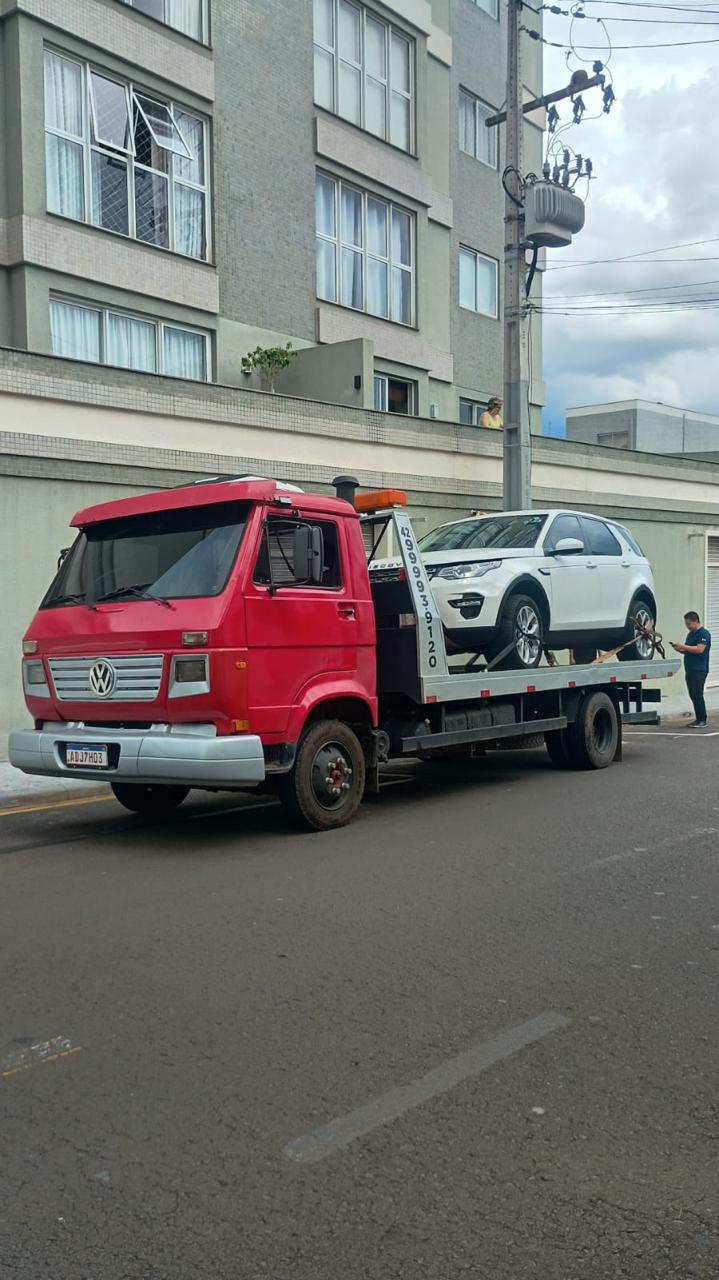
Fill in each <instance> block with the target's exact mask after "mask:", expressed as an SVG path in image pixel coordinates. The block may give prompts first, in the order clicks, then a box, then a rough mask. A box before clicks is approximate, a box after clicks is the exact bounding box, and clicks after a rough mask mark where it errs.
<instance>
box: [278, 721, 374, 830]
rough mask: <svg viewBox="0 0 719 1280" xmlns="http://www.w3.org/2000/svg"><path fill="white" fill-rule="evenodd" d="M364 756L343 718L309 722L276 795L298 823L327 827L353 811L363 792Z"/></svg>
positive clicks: (344, 819) (346, 818) (342, 821)
mask: <svg viewBox="0 0 719 1280" xmlns="http://www.w3.org/2000/svg"><path fill="white" fill-rule="evenodd" d="M364 787H365V758H364V751H363V750H362V744H361V743H360V740H359V738H358V737H357V735H356V734H355V733H354V732H353V731H352V729H350V728H349V726H348V725H346V724H343V723H342V721H341V720H319V721H317V723H316V724H312V725H310V727H309V728H308V729H307V731H306V733H305V734H304V736H303V737H302V739H301V741H300V745H299V747H298V748H297V757H296V759H295V764H294V768H293V769H292V770H291V772H290V773H288V774H287V775H286V777H284V778H283V779H282V783H281V787H280V799H281V800H282V803H283V805H284V807H285V809H286V810H287V812H288V813H289V815H290V816H291V818H292V819H293V821H294V822H296V823H297V824H298V825H299V826H301V827H304V828H305V830H308V831H331V830H333V829H334V828H335V827H344V826H345V825H346V823H348V822H349V821H350V819H351V818H352V817H354V815H355V813H356V812H357V809H358V808H359V805H360V803H361V800H362V796H363V795H364Z"/></svg>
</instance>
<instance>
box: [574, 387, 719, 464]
mask: <svg viewBox="0 0 719 1280" xmlns="http://www.w3.org/2000/svg"><path fill="white" fill-rule="evenodd" d="M567 438H568V439H570V440H580V441H583V442H584V443H586V444H606V445H611V446H613V447H615V448H616V447H619V448H623V447H630V448H634V449H641V450H642V451H645V452H647V453H672V454H676V453H690V454H691V453H711V452H715V451H716V450H719V417H716V416H715V415H713V414H708V413H693V412H691V411H690V410H683V409H677V408H674V407H673V406H670V405H660V404H657V405H653V404H649V403H646V402H644V401H638V400H635V401H629V402H625V403H619V404H617V405H597V406H596V408H593V407H591V406H587V407H586V408H585V407H582V408H581V409H568V410H567Z"/></svg>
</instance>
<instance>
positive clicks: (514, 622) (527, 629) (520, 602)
mask: <svg viewBox="0 0 719 1280" xmlns="http://www.w3.org/2000/svg"><path fill="white" fill-rule="evenodd" d="M542 632H543V625H542V615H541V613H540V611H539V608H538V606H537V605H536V604H535V602H534V600H532V598H531V596H525V595H513V596H510V597H509V599H508V600H507V602H506V604H505V606H504V610H503V612H502V617H501V618H500V620H499V623H498V625H497V633H496V637H495V639H494V640H493V641H492V644H491V645H490V646H489V647H488V649H487V651H486V656H487V658H488V659H489V661H490V662H493V661H494V660H495V658H498V659H499V661H498V662H497V663H496V667H495V669H496V670H497V671H512V670H515V671H516V670H520V671H522V670H525V671H531V670H532V669H533V668H534V667H538V666H539V664H540V662H541V660H542V652H543V648H544V645H543V641H542ZM510 645H511V648H509V646H510ZM505 649H509V652H507V653H504V657H501V658H500V657H499V655H500V654H501V653H503V651H504V650H505Z"/></svg>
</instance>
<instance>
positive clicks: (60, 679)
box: [48, 653, 163, 702]
mask: <svg viewBox="0 0 719 1280" xmlns="http://www.w3.org/2000/svg"><path fill="white" fill-rule="evenodd" d="M48 666H49V668H50V674H51V676H52V682H53V684H54V686H55V692H56V693H57V696H58V698H59V700H60V701H61V702H154V701H155V698H156V697H157V695H158V693H159V692H160V685H161V683H162V666H163V657H162V654H161V653H158V654H152V655H150V656H147V655H146V654H137V655H135V654H133V655H132V656H131V657H113V658H104V657H96V658H50V659H49V662H48ZM93 668H94V669H95V677H97V676H100V677H101V678H100V679H97V678H95V679H94V681H93V680H91V674H92V673H93ZM108 685H109V692H108V693H102V692H98V688H100V689H103V688H107V687H108Z"/></svg>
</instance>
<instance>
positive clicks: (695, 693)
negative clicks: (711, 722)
mask: <svg viewBox="0 0 719 1280" xmlns="http://www.w3.org/2000/svg"><path fill="white" fill-rule="evenodd" d="M684 621H685V622H686V624H687V628H688V634H687V638H686V640H685V641H684V644H680V643H679V642H678V641H676V642H675V641H674V640H672V649H674V650H675V651H676V652H677V653H683V654H684V676H685V679H686V682H687V691H688V693H689V697H690V698H691V701H692V706H693V708H694V716H695V719H694V720H692V722H691V724H689V725H687V728H688V729H703V728H705V726H706V722H707V705H706V702H705V701H704V685H705V684H706V679H707V676H708V675H709V653H710V650H711V647H712V638H711V632H710V631H707V629H706V627H703V626H702V622H701V618H700V617H699V614H698V613H695V611H694V610H693V609H690V610H689V612H688V613H685V614H684Z"/></svg>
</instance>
